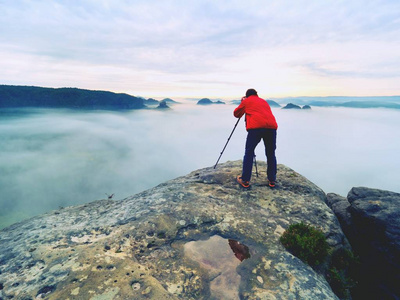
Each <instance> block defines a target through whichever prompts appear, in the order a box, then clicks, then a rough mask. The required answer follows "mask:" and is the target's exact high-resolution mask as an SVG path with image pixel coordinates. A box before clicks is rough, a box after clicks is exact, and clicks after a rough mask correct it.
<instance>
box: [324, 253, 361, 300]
mask: <svg viewBox="0 0 400 300" xmlns="http://www.w3.org/2000/svg"><path fill="white" fill-rule="evenodd" d="M358 267H359V259H358V257H356V256H355V255H354V254H353V252H352V251H350V250H348V249H343V248H341V249H339V250H337V251H336V252H334V253H333V254H332V259H331V262H330V264H329V270H328V272H327V276H326V277H327V280H328V282H329V285H330V286H331V288H332V290H333V291H334V292H335V294H336V295H337V296H338V297H340V298H341V299H351V296H350V292H349V291H350V290H351V289H352V288H354V287H355V286H356V285H357V280H356V278H357V273H358Z"/></svg>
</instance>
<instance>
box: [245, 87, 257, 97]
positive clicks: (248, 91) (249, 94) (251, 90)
mask: <svg viewBox="0 0 400 300" xmlns="http://www.w3.org/2000/svg"><path fill="white" fill-rule="evenodd" d="M250 96H258V95H257V91H256V90H255V89H248V90H247V92H246V98H247V97H250Z"/></svg>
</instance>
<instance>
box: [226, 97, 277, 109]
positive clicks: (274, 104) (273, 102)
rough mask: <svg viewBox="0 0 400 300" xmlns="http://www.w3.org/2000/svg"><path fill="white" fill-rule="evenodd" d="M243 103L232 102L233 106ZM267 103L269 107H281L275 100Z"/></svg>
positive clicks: (238, 101)
mask: <svg viewBox="0 0 400 300" xmlns="http://www.w3.org/2000/svg"><path fill="white" fill-rule="evenodd" d="M241 101H242V100H232V101H231V104H235V105H239V104H240V102H241ZM266 101H267V102H268V104H269V106H271V107H281V105H280V104H279V103H278V102H275V101H274V100H269V99H268V100H266Z"/></svg>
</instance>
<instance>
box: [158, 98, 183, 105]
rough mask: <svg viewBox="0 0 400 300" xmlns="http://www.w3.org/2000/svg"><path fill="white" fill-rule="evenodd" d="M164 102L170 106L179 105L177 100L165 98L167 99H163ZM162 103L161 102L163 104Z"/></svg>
mask: <svg viewBox="0 0 400 300" xmlns="http://www.w3.org/2000/svg"><path fill="white" fill-rule="evenodd" d="M162 101H164V102H166V103H169V104H172V103H174V104H175V103H179V102H176V101H175V100H172V99H171V98H165V99H163V100H162ZM162 101H161V102H162Z"/></svg>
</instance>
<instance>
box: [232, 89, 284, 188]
mask: <svg viewBox="0 0 400 300" xmlns="http://www.w3.org/2000/svg"><path fill="white" fill-rule="evenodd" d="M233 114H234V116H235V117H236V118H241V117H242V116H243V115H244V114H246V119H245V120H246V130H247V139H246V150H245V153H244V158H243V170H242V176H240V175H239V176H238V177H237V181H238V183H239V184H240V185H241V186H243V187H244V188H249V187H250V178H251V171H252V168H253V159H254V149H255V148H256V146H257V145H258V143H259V142H260V141H261V139H263V141H264V146H265V155H266V156H267V177H268V184H269V186H270V187H271V188H273V187H275V181H276V157H275V149H276V130H277V129H278V124H277V123H276V120H275V117H274V115H273V114H272V111H271V108H270V106H269V104H268V103H267V101H265V100H264V99H261V98H260V97H258V95H257V91H256V90H254V89H249V90H247V92H246V97H243V98H242V101H241V103H240V105H239V106H238V107H237V108H236V109H235V111H234V112H233Z"/></svg>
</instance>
